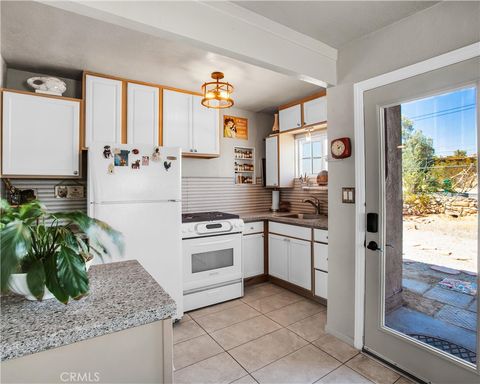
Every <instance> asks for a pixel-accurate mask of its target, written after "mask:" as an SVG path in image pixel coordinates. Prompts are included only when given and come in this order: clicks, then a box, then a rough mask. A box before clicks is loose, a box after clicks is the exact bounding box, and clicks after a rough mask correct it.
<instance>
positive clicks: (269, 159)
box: [265, 136, 279, 187]
mask: <svg viewBox="0 0 480 384" xmlns="http://www.w3.org/2000/svg"><path fill="white" fill-rule="evenodd" d="M265 158H266V160H265V173H266V182H265V184H266V186H267V187H278V184H279V183H278V136H271V137H267V138H266V139H265Z"/></svg>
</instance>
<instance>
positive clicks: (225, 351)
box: [197, 316, 259, 382]
mask: <svg viewBox="0 0 480 384" xmlns="http://www.w3.org/2000/svg"><path fill="white" fill-rule="evenodd" d="M256 317H259V316H256ZM247 320H249V319H247ZM247 320H244V321H247ZM237 324H239V323H237ZM197 325H198V326H199V327H200V328H201V329H203V330H204V331H205V332H206V334H207V335H208V336H209V337H210V338H211V339H212V340H213V341H214V342H215V343H216V344H217V345H218V346H219V347H220V348H221V349H222V350H223V352H222V353H226V354H227V355H228V356H230V357H231V358H232V359H233V361H235V362H236V363H237V364H238V365H239V366H240V367H241V368H242V369H243V370H244V371H245V372H247V375H245V376H251V375H250V372H249V371H248V370H247V369H246V368H245V367H244V366H243V365H242V364H240V362H239V361H237V359H235V357H233V356H232V355H231V354H230V353H229V352H228V351H227V350H226V349H225V348H223V346H222V345H220V343H219V342H218V341H217V340H215V338H214V337H213V336H212V335H211V334H210V333H209V332H208V331H207V330H206V329H205V328H203V327H202V326H201V325H200V324H198V323H197ZM232 325H233V324H232ZM225 328H228V327H225ZM225 328H223V329H225ZM215 356H217V355H215ZM212 357H213V356H212ZM245 376H242V377H245ZM242 377H239V378H237V379H235V380H238V379H241V378H242ZM252 377H253V376H252ZM253 379H254V380H255V378H253ZM235 380H233V381H235ZM233 381H231V382H233ZM255 381H257V380H255Z"/></svg>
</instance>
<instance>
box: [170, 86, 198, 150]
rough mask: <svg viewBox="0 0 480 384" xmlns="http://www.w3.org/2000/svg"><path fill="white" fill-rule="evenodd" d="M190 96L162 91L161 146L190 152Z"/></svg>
mask: <svg viewBox="0 0 480 384" xmlns="http://www.w3.org/2000/svg"><path fill="white" fill-rule="evenodd" d="M191 110H192V95H190V94H188V93H183V92H176V91H171V90H169V89H164V90H163V145H164V146H166V147H180V148H181V149H182V152H192V151H193V144H192V113H191Z"/></svg>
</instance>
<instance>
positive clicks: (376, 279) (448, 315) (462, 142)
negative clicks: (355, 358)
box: [364, 58, 480, 383]
mask: <svg viewBox="0 0 480 384" xmlns="http://www.w3.org/2000/svg"><path fill="white" fill-rule="evenodd" d="M479 68H480V61H479V59H478V58H476V59H471V60H467V61H464V62H461V63H459V64H455V65H452V66H449V67H445V68H442V69H439V70H436V71H431V72H428V73H426V74H423V75H419V76H416V77H414V78H410V79H407V80H403V81H399V82H397V83H393V84H390V85H387V86H384V87H380V88H377V89H374V90H371V91H368V92H366V93H365V98H364V103H365V104H364V106H365V111H364V112H365V143H366V144H365V145H366V148H365V149H366V150H365V153H366V203H367V206H366V208H367V212H369V213H376V214H378V231H376V232H369V233H367V239H366V245H367V252H366V300H365V308H366V311H365V313H366V315H365V348H366V349H367V350H369V351H371V352H372V353H374V354H376V355H378V356H380V357H382V358H384V359H385V360H387V361H391V362H392V363H394V364H397V365H398V366H399V367H400V368H402V369H404V370H406V371H408V372H410V373H412V374H414V375H416V376H418V377H419V378H421V379H424V380H425V381H432V382H439V383H478V382H479V380H480V376H478V359H477V350H478V348H477V344H478V329H479V328H478V323H479V322H478V257H479V256H478V255H479V254H478V231H479V226H478V115H479V110H478V100H479V95H478V85H479V80H480V75H479ZM372 217H373V218H374V216H372Z"/></svg>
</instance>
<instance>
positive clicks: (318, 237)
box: [313, 229, 328, 244]
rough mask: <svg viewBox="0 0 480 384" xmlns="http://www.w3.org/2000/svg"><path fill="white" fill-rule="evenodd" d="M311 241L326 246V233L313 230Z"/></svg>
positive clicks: (320, 230)
mask: <svg viewBox="0 0 480 384" xmlns="http://www.w3.org/2000/svg"><path fill="white" fill-rule="evenodd" d="M313 240H314V241H318V242H320V243H326V244H328V231H326V230H324V229H314V230H313Z"/></svg>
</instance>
